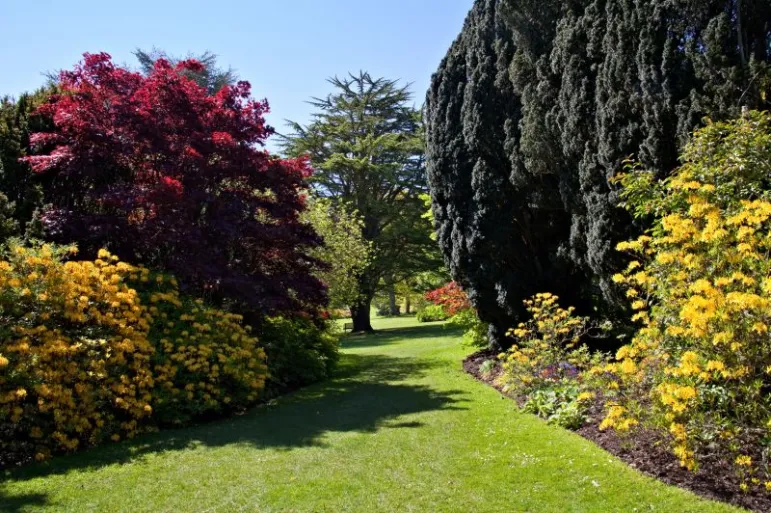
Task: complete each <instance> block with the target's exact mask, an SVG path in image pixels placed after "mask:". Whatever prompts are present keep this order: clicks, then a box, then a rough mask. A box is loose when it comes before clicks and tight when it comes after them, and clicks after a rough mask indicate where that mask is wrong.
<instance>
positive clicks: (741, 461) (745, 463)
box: [736, 455, 752, 467]
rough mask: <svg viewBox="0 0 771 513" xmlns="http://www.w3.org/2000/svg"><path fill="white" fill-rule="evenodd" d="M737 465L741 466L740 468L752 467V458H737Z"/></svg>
mask: <svg viewBox="0 0 771 513" xmlns="http://www.w3.org/2000/svg"><path fill="white" fill-rule="evenodd" d="M736 464H737V465H739V466H740V467H751V466H752V458H751V457H749V456H746V455H741V456H737V457H736Z"/></svg>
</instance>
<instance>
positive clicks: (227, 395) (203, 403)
mask: <svg viewBox="0 0 771 513" xmlns="http://www.w3.org/2000/svg"><path fill="white" fill-rule="evenodd" d="M145 276H148V275H145ZM134 278H137V276H136V275H134ZM140 280H141V275H140ZM137 288H138V289H139V290H141V291H142V292H141V297H142V299H143V300H144V301H145V304H146V305H149V306H148V311H149V312H150V313H151V315H152V316H153V318H154V322H153V323H152V324H151V328H150V331H149V339H150V340H151V341H153V344H154V346H155V352H154V354H153V355H152V358H151V363H152V372H153V377H154V380H155V388H154V393H153V408H154V410H155V415H154V418H155V419H156V420H157V421H158V422H161V423H163V424H184V423H186V422H188V421H190V420H192V419H194V418H196V417H201V416H204V415H210V414H220V413H221V412H223V411H226V410H233V409H236V408H244V407H246V406H247V405H249V404H252V403H254V402H255V400H256V399H257V398H258V397H259V395H260V393H261V392H262V390H263V388H264V387H265V379H266V375H267V368H266V365H265V352H264V350H263V348H262V347H260V346H259V345H258V341H257V338H256V337H254V336H252V335H251V334H250V331H251V328H250V327H248V326H247V327H244V326H242V324H241V322H242V320H243V319H242V317H241V316H240V315H238V314H233V313H228V312H224V311H222V310H218V309H214V308H211V307H209V306H207V305H205V304H204V302H203V301H201V300H200V299H199V300H191V299H189V298H184V297H181V296H180V294H179V290H178V288H177V283H176V280H175V279H174V278H173V277H167V276H163V275H161V274H157V275H153V276H148V279H147V280H146V281H145V282H144V283H140V284H138V285H137Z"/></svg>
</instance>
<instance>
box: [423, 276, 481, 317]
mask: <svg viewBox="0 0 771 513" xmlns="http://www.w3.org/2000/svg"><path fill="white" fill-rule="evenodd" d="M424 297H425V299H426V301H428V302H430V303H433V304H435V305H439V306H441V307H442V308H443V309H444V311H445V312H447V314H449V315H455V314H457V313H458V312H460V311H462V310H469V309H470V308H471V302H470V301H469V299H468V295H466V293H465V292H463V289H461V288H460V285H458V284H457V283H456V282H454V281H451V282H450V283H448V284H447V285H445V286H444V287H441V288H438V289H436V290H432V291H430V292H426V294H425V296H424Z"/></svg>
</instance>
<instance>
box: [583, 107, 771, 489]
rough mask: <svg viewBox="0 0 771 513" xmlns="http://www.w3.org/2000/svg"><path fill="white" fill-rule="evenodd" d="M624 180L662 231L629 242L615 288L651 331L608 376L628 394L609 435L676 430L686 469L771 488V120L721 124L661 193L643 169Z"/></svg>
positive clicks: (612, 414) (628, 193) (610, 418)
mask: <svg viewBox="0 0 771 513" xmlns="http://www.w3.org/2000/svg"><path fill="white" fill-rule="evenodd" d="M621 183H622V185H623V187H624V191H623V195H624V197H625V198H626V200H627V206H628V207H629V208H630V210H632V211H633V212H634V213H635V214H636V215H638V216H653V217H654V227H653V229H652V230H651V231H650V232H649V233H648V234H646V235H644V236H643V237H640V238H638V239H637V240H634V241H631V242H626V243H622V244H620V245H619V249H620V250H622V251H627V252H630V253H631V254H633V255H634V257H635V260H633V261H632V263H631V264H630V265H629V267H628V268H627V269H626V271H625V272H623V273H620V274H618V275H616V276H614V281H616V282H617V283H619V284H622V285H623V286H624V287H625V288H626V291H627V292H626V294H627V296H628V297H629V298H630V303H631V307H632V309H633V310H635V314H634V317H633V318H634V320H635V321H637V322H639V323H640V325H641V327H640V329H639V330H638V331H637V333H636V335H635V336H634V338H633V340H632V341H631V343H630V344H629V345H626V346H624V347H622V348H621V349H620V350H619V351H618V354H617V355H616V363H614V364H612V365H609V366H606V367H604V368H599V369H596V372H598V373H609V374H610V375H612V376H614V379H613V380H612V381H611V383H612V385H613V386H612V387H611V388H616V389H617V390H618V392H617V399H618V401H617V402H616V403H614V405H613V407H611V408H610V409H609V411H608V415H607V417H606V419H605V421H604V422H603V427H604V428H608V427H618V426H619V425H622V424H623V423H625V422H629V421H630V419H637V418H640V419H641V420H642V419H646V420H647V421H650V422H652V423H653V424H658V425H660V426H662V428H665V429H666V430H667V431H668V432H669V434H670V436H671V439H672V442H673V451H674V453H675V454H676V455H677V456H678V458H679V459H680V461H681V463H682V465H683V466H685V467H687V468H689V469H692V470H693V469H696V468H697V467H698V465H699V463H700V462H702V461H704V460H706V459H712V460H714V459H716V458H718V459H723V460H724V461H729V462H733V463H734V464H735V465H736V467H737V471H738V472H739V473H740V474H741V475H742V476H743V477H745V478H746V481H745V488H748V486H749V484H747V483H750V484H751V483H753V482H760V480H761V479H762V480H764V481H768V480H769V477H770V476H769V475H768V470H767V468H766V467H765V465H763V464H761V461H762V460H766V459H767V458H768V456H769V455H768V449H767V445H766V443H765V442H764V441H765V440H767V439H768V437H769V436H770V435H771V396H769V393H768V392H769V390H771V336H769V327H771V258H770V257H769V255H771V116H770V115H769V114H768V113H756V112H752V113H747V114H746V115H744V116H743V117H742V118H741V119H738V120H736V121H732V122H728V123H713V124H709V125H708V126H707V127H706V128H704V129H702V130H700V131H698V132H697V133H696V134H695V135H694V138H693V141H692V142H691V143H690V144H689V146H688V147H687V149H686V150H685V153H684V155H683V165H682V167H680V169H679V170H677V172H675V173H674V175H673V176H672V177H671V178H669V179H668V180H666V181H664V182H663V183H662V184H661V185H656V183H655V182H654V181H653V180H652V179H651V177H650V175H648V174H647V173H645V172H642V171H640V170H638V169H635V170H634V172H633V173H631V174H628V175H626V176H624V177H623V178H622V179H621ZM651 405H652V406H653V408H650V406H651ZM761 474H762V475H761Z"/></svg>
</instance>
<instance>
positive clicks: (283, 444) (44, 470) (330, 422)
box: [0, 354, 464, 512]
mask: <svg viewBox="0 0 771 513" xmlns="http://www.w3.org/2000/svg"><path fill="white" fill-rule="evenodd" d="M343 356H344V358H343V361H342V365H341V369H340V371H339V372H338V374H337V375H336V377H335V379H334V380H332V381H329V382H327V383H321V384H318V385H315V386H311V387H308V388H306V389H303V390H300V391H298V392H296V393H294V394H290V395H288V396H285V397H282V398H279V399H277V400H274V401H270V402H269V403H267V404H264V405H261V406H259V407H257V408H254V409H252V410H250V411H248V412H247V413H245V414H243V415H239V416H234V417H230V418H228V419H224V420H220V421H215V422H210V423H207V424H201V425H198V426H194V427H190V428H186V429H177V430H166V431H162V432H160V433H155V434H150V435H145V436H142V437H139V438H137V439H135V440H133V441H126V442H122V443H118V444H110V445H105V446H101V447H97V448H95V449H92V450H90V451H87V452H83V453H78V454H74V455H69V456H62V457H58V458H54V459H53V460H52V461H50V462H48V463H45V464H32V465H30V466H27V467H22V468H19V469H15V470H11V471H8V472H6V473H5V476H4V477H5V478H6V480H7V481H24V480H27V479H32V478H36V477H42V476H47V475H52V474H66V473H68V472H71V471H74V470H84V469H85V470H92V469H98V468H100V467H104V466H108V465H114V464H124V463H129V462H136V461H141V460H142V459H143V458H145V457H146V456H147V455H150V454H160V453H165V452H170V451H179V450H184V449H189V448H194V447H198V446H205V447H221V446H226V445H231V444H247V445H249V446H252V447H255V448H258V449H272V450H281V451H284V450H293V449H296V448H300V447H326V446H327V443H326V442H325V437H326V435H327V434H330V433H336V432H338V433H339V432H356V433H374V432H377V431H378V430H380V429H414V428H418V427H420V426H422V423H420V422H417V421H413V420H412V419H405V421H400V420H399V418H400V417H402V416H404V415H410V414H417V413H423V412H429V411H439V410H456V409H463V407H462V406H461V403H462V402H464V401H463V399H462V396H463V395H464V392H460V391H457V390H449V391H438V390H434V389H432V388H430V387H426V386H421V385H415V384H406V383H400V382H402V381H404V380H407V379H415V378H419V377H421V376H422V375H424V374H425V373H426V372H427V371H428V370H429V369H430V368H431V367H433V366H434V365H438V363H435V362H431V361H422V360H414V359H410V358H393V357H388V356H384V355H366V356H365V355H350V354H348V355H343ZM0 497H1V496H0ZM31 499H34V500H45V498H44V497H39V498H34V497H33V498H31ZM11 500H15V501H16V503H17V504H18V506H16V510H14V509H10V510H9V511H12V512H13V511H22V510H23V509H22V507H23V506H24V502H23V501H24V498H23V497H19V498H11ZM2 511H6V509H2Z"/></svg>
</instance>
